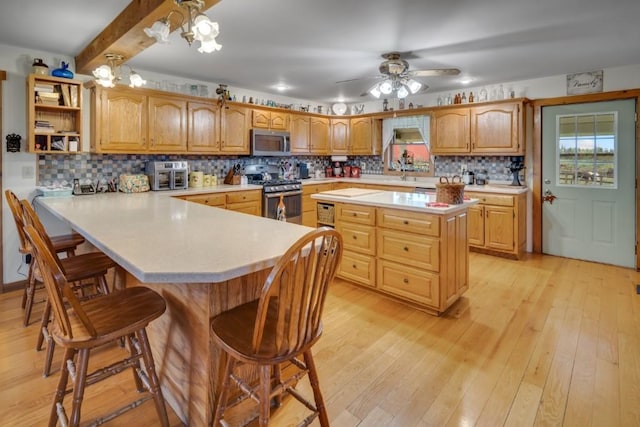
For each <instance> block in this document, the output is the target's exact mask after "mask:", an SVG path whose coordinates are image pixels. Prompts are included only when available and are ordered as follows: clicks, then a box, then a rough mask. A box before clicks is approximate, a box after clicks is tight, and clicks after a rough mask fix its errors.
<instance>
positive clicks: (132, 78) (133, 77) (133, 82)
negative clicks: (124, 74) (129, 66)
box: [129, 70, 147, 87]
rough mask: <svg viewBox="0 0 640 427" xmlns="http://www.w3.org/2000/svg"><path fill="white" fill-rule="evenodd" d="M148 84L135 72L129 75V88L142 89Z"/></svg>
mask: <svg viewBox="0 0 640 427" xmlns="http://www.w3.org/2000/svg"><path fill="white" fill-rule="evenodd" d="M146 84H147V81H146V80H145V79H143V78H142V76H141V75H140V74H138V73H136V72H135V71H133V70H132V71H131V74H129V87H142V86H144V85H146Z"/></svg>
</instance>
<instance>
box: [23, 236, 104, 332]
mask: <svg viewBox="0 0 640 427" xmlns="http://www.w3.org/2000/svg"><path fill="white" fill-rule="evenodd" d="M24 231H25V236H26V238H27V239H28V241H29V243H30V244H31V247H32V251H33V256H34V258H35V261H36V262H37V263H38V268H39V269H40V274H41V275H42V281H43V282H44V285H45V288H46V290H47V295H48V297H49V302H50V303H51V307H52V310H53V313H54V319H55V321H56V322H57V324H58V327H59V330H60V333H61V334H62V336H63V337H64V338H65V339H69V340H71V339H73V337H74V334H73V328H72V322H71V320H70V318H69V314H68V312H67V306H66V305H65V301H66V302H67V303H68V304H69V306H70V308H71V309H73V311H74V313H75V315H76V316H77V318H78V319H79V320H80V322H81V324H82V326H84V329H85V331H86V334H88V335H90V336H91V337H96V336H97V335H98V334H97V332H96V329H95V327H94V326H93V324H92V323H91V320H90V319H89V317H88V316H87V314H86V313H85V311H84V310H83V309H82V306H81V304H80V301H79V300H78V297H77V295H76V294H75V292H74V291H73V289H72V287H71V284H70V283H68V282H67V280H66V278H65V275H64V271H63V270H62V268H61V265H60V260H59V258H58V256H57V254H56V253H55V250H52V249H51V247H50V245H49V244H47V242H46V237H47V236H46V234H45V235H44V236H43V235H41V234H40V232H39V231H38V230H37V229H36V228H35V227H34V226H33V225H32V224H27V225H26V226H25V228H24ZM49 243H50V242H49ZM83 335H84V334H83Z"/></svg>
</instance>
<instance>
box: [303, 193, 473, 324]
mask: <svg viewBox="0 0 640 427" xmlns="http://www.w3.org/2000/svg"><path fill="white" fill-rule="evenodd" d="M311 197H312V198H313V199H316V200H317V201H318V225H329V226H334V227H335V228H336V229H337V230H338V231H339V232H340V234H342V238H343V240H344V252H343V255H342V263H341V264H340V267H339V270H338V277H341V278H343V279H345V280H349V281H351V282H354V283H356V284H359V285H362V286H364V287H366V288H368V289H372V290H375V291H378V292H381V293H384V294H386V295H389V296H391V297H393V298H396V299H400V300H402V301H403V302H405V303H408V304H410V305H412V306H414V307H417V308H420V309H421V310H424V311H427V312H429V313H431V314H435V315H440V314H442V313H443V312H444V311H445V310H446V309H447V308H449V307H450V306H451V304H453V303H454V302H456V301H457V300H458V298H460V296H461V295H462V294H463V293H464V292H465V291H466V290H467V289H468V288H469V282H468V279H469V244H468V238H467V209H468V208H469V207H470V206H472V205H474V204H476V203H477V202H478V201H477V200H465V201H464V203H462V204H458V205H446V204H437V203H435V202H436V200H435V199H436V196H435V195H428V194H424V193H404V192H393V191H380V190H374V189H363V188H347V189H342V190H333V191H326V192H322V193H317V194H313V195H311Z"/></svg>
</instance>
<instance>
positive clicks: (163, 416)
mask: <svg viewBox="0 0 640 427" xmlns="http://www.w3.org/2000/svg"><path fill="white" fill-rule="evenodd" d="M136 335H137V336H138V341H139V342H140V349H141V351H142V358H143V359H144V365H145V368H146V371H147V377H149V383H150V386H151V390H150V392H151V394H152V395H153V401H154V403H155V405H156V411H157V412H158V417H159V418H160V422H161V423H162V426H163V427H169V415H168V414H167V407H166V406H165V403H164V397H163V396H162V390H161V389H160V381H159V380H158V376H157V375H156V367H155V364H154V362H153V354H152V353H151V346H150V345H149V338H147V331H146V330H145V329H144V328H142V329H140V330H138V331H137V332H136Z"/></svg>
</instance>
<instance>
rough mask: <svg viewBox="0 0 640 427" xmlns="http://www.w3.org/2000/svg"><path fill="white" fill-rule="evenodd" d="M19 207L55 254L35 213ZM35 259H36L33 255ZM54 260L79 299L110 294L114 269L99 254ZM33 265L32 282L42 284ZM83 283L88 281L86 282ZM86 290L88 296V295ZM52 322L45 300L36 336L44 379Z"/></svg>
mask: <svg viewBox="0 0 640 427" xmlns="http://www.w3.org/2000/svg"><path fill="white" fill-rule="evenodd" d="M20 207H21V208H22V218H23V222H24V224H25V225H31V226H33V227H34V228H35V229H36V230H37V231H38V233H39V234H40V236H41V237H42V238H43V240H44V241H45V243H46V244H47V247H48V248H49V250H50V251H51V252H52V253H56V251H55V247H54V245H53V242H52V241H51V239H50V238H49V235H48V234H47V232H46V230H45V229H44V226H43V225H42V222H40V219H39V218H38V215H37V214H36V212H35V210H34V209H33V207H32V206H31V204H30V203H29V202H28V201H27V200H22V201H21V202H20ZM34 258H35V256H34ZM56 258H58V260H59V261H60V268H61V270H62V272H63V274H64V279H65V280H66V281H67V283H69V285H70V286H71V287H72V289H73V290H74V291H75V292H76V294H78V297H79V298H80V299H89V298H94V297H96V296H100V295H106V294H108V293H109V286H108V285H107V280H106V275H107V271H108V270H109V269H111V268H115V267H116V263H115V262H114V261H113V260H112V259H111V258H109V257H108V256H106V255H105V254H104V253H102V252H89V253H85V254H81V255H73V256H70V257H67V258H59V257H58V256H57V254H56ZM33 264H34V265H35V268H34V272H33V277H34V282H40V283H42V282H43V281H42V278H41V272H40V270H39V268H38V267H37V263H35V261H34V262H33ZM86 281H89V282H88V283H86ZM34 287H35V286H34ZM88 291H89V293H87V292H88ZM50 320H51V303H50V302H49V300H48V299H47V300H46V301H45V308H44V310H43V312H42V320H41V322H40V333H39V335H38V342H37V344H36V350H38V351H40V350H41V349H42V344H43V342H44V341H45V340H46V341H47V354H46V356H45V363H44V367H43V376H45V377H47V376H49V373H50V372H51V361H52V360H53V351H54V349H55V342H54V341H53V339H52V338H51V335H50V334H49V331H48V325H49V322H50Z"/></svg>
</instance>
